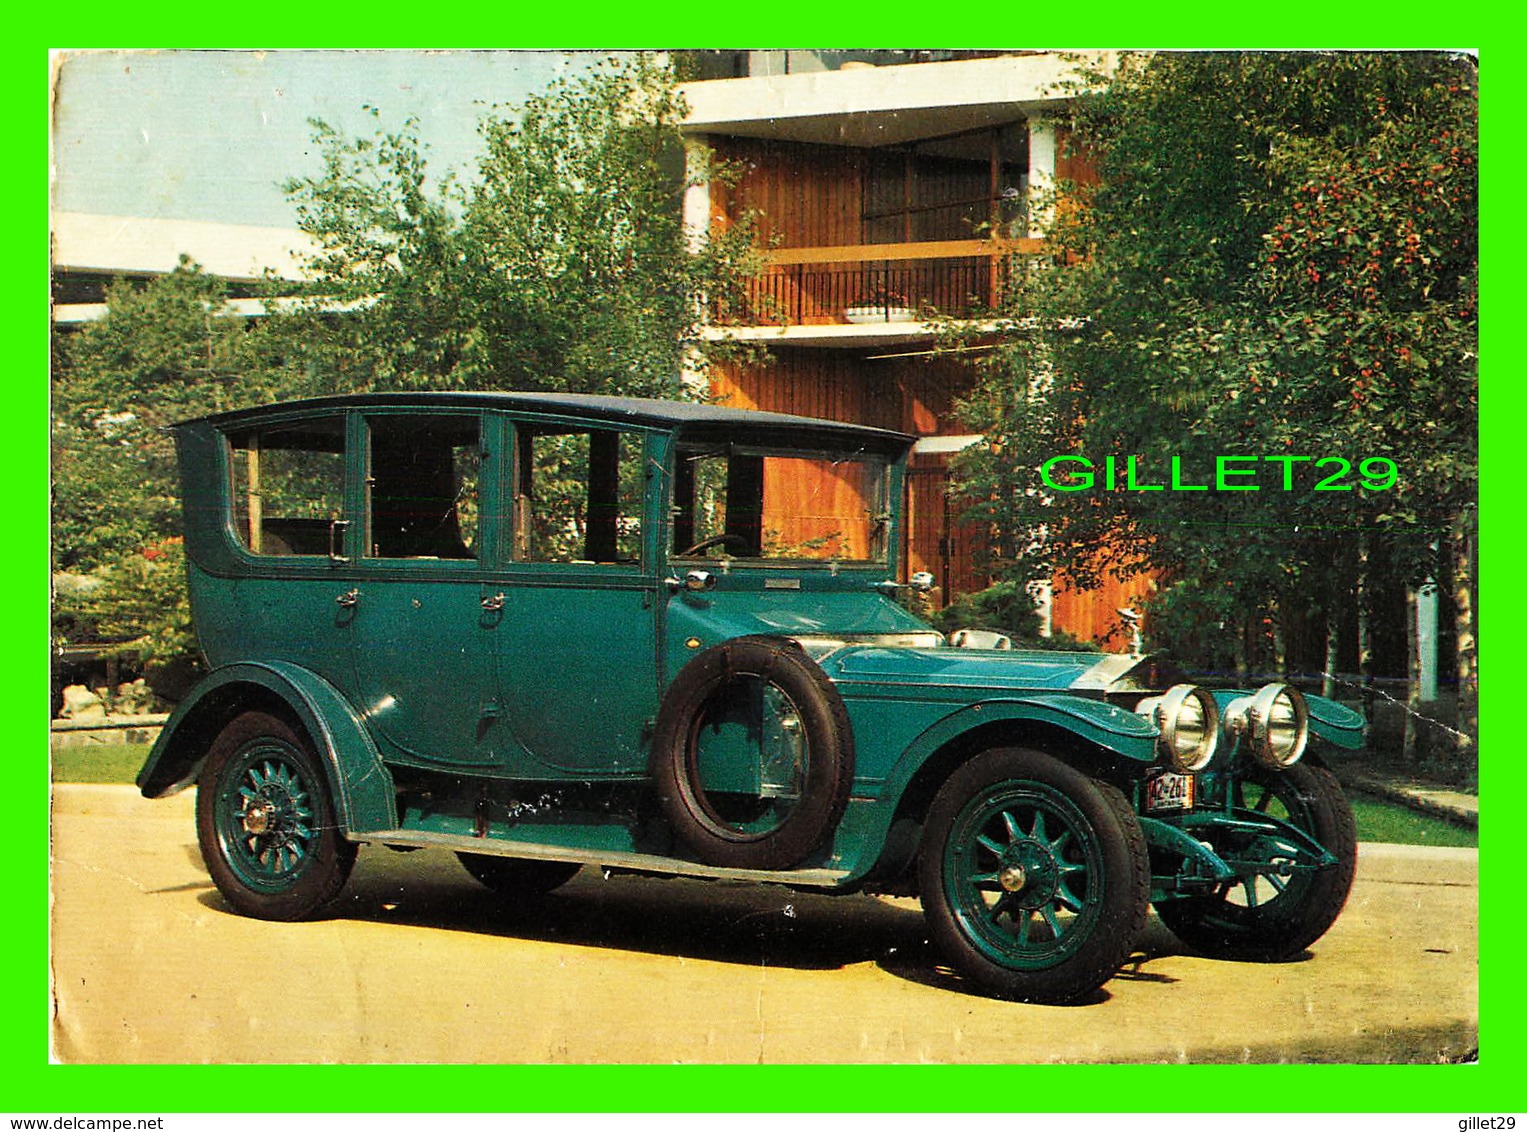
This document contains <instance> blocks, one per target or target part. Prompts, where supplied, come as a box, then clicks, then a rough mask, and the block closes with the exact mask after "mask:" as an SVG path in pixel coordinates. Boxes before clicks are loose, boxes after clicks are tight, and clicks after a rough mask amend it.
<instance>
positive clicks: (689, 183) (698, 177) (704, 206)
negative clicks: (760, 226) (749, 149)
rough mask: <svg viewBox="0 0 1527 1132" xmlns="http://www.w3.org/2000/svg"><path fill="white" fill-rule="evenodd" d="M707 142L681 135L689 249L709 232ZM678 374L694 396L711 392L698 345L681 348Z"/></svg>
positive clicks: (701, 307)
mask: <svg viewBox="0 0 1527 1132" xmlns="http://www.w3.org/2000/svg"><path fill="white" fill-rule="evenodd" d="M709 165H710V146H709V145H708V144H707V139H706V138H705V137H704V136H703V135H700V134H691V135H688V136H686V137H685V138H684V180H685V185H684V238H685V241H686V243H687V244H688V246H689V250H690V251H691V252H696V253H697V252H699V251H700V250H701V248H703V247H704V246H705V241H706V238H707V236H708V235H709V233H710V175H709V171H708V170H709ZM696 304H697V308H698V309H697V310H696V311H695V318H696V320H697V321H700V322H705V321H706V311H707V309H708V306H709V304H708V303H707V301H706V296H704V295H701V296H699V297H698V298H697V300H696ZM679 377H680V380H681V381H682V382H683V384H684V388H685V389H686V390H687V391H688V392H689V394H690V395H691V396H693V397H696V398H699V399H704V398H705V397H707V396H708V395H709V393H710V378H709V376H708V371H707V368H706V364H705V356H704V354H703V353H702V352H701V350H700V348H699V347H698V346H690V347H688V348H687V349H686V350H685V351H684V355H683V358H682V360H681V361H680V363H679Z"/></svg>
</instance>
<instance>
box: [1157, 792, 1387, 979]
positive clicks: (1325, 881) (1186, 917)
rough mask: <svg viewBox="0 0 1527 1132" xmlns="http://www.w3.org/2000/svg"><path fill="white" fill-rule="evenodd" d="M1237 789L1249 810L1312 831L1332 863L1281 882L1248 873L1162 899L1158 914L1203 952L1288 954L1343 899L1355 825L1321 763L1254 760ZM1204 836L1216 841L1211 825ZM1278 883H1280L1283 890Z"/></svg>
mask: <svg viewBox="0 0 1527 1132" xmlns="http://www.w3.org/2000/svg"><path fill="white" fill-rule="evenodd" d="M1241 789H1242V792H1243V796H1242V799H1241V801H1243V802H1244V803H1245V804H1246V807H1247V808H1249V809H1259V810H1261V811H1263V812H1264V813H1270V814H1271V815H1272V816H1273V817H1277V818H1282V819H1283V820H1284V821H1287V822H1288V823H1289V824H1291V825H1293V826H1296V827H1297V828H1299V829H1300V830H1302V831H1304V832H1305V833H1307V834H1309V835H1310V836H1311V837H1313V838H1314V839H1315V840H1316V841H1318V842H1319V843H1320V844H1321V845H1322V846H1324V847H1325V848H1326V849H1327V850H1329V851H1330V853H1331V855H1332V856H1334V857H1335V858H1336V864H1334V865H1329V866H1327V867H1326V868H1323V869H1318V870H1316V871H1314V872H1304V873H1299V874H1297V875H1295V876H1292V877H1289V878H1287V880H1286V881H1285V880H1283V879H1282V878H1279V880H1278V881H1276V882H1274V881H1270V880H1268V879H1267V878H1266V877H1265V876H1262V877H1253V878H1250V879H1248V880H1239V881H1236V882H1233V883H1230V884H1226V885H1223V886H1221V888H1220V889H1219V891H1217V892H1214V893H1212V894H1210V895H1207V896H1195V897H1189V898H1185V899H1180V900H1163V901H1162V902H1161V903H1160V904H1158V905H1157V907H1156V914H1157V915H1158V916H1160V917H1161V922H1162V923H1163V924H1165V925H1166V926H1167V927H1168V928H1170V929H1171V930H1172V932H1173V934H1175V935H1176V936H1177V938H1178V939H1180V940H1182V942H1183V943H1185V944H1187V945H1188V946H1189V947H1191V948H1192V949H1193V950H1195V951H1198V952H1201V953H1203V954H1204V955H1208V956H1212V957H1214V958H1217V959H1241V960H1261V961H1269V962H1271V961H1277V960H1282V959H1290V958H1292V957H1293V956H1295V955H1298V954H1300V953H1301V952H1303V951H1304V950H1305V948H1307V947H1309V945H1310V944H1312V943H1314V942H1315V941H1316V940H1317V939H1319V938H1320V937H1321V936H1323V935H1324V934H1325V933H1326V931H1327V929H1329V928H1330V926H1331V925H1332V924H1333V923H1335V922H1336V917H1337V916H1338V915H1339V914H1340V913H1341V910H1342V906H1343V905H1345V904H1346V902H1347V894H1348V893H1349V892H1351V890H1352V877H1353V875H1354V873H1355V872H1356V870H1357V824H1356V822H1355V821H1354V820H1353V817H1352V807H1351V806H1350V805H1348V804H1347V799H1346V798H1345V797H1344V796H1343V794H1342V792H1341V787H1340V786H1339V785H1338V784H1337V781H1336V778H1335V776H1334V775H1332V774H1331V772H1330V771H1328V770H1326V769H1325V768H1324V767H1319V766H1311V765H1310V764H1309V763H1296V764H1295V765H1294V766H1292V767H1290V768H1289V769H1288V770H1285V771H1275V770H1270V769H1267V768H1265V767H1262V766H1256V767H1254V768H1251V769H1248V770H1247V772H1246V775H1245V779H1244V782H1243V784H1242V787H1241ZM1201 832H1205V831H1201ZM1206 839H1207V840H1209V842H1210V843H1211V844H1213V843H1214V840H1215V834H1214V833H1213V831H1212V830H1209V831H1207V837H1206ZM1269 863H1271V862H1269ZM1277 884H1283V885H1284V887H1283V888H1282V890H1281V891H1278V890H1277V887H1276V886H1277ZM1253 900H1255V903H1254V904H1253V903H1252V901H1253Z"/></svg>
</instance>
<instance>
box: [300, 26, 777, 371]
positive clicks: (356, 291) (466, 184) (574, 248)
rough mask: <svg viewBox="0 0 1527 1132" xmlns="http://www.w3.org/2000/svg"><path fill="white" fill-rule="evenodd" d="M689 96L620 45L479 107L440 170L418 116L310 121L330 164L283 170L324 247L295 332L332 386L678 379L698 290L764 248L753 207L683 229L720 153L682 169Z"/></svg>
mask: <svg viewBox="0 0 1527 1132" xmlns="http://www.w3.org/2000/svg"><path fill="white" fill-rule="evenodd" d="M373 112H374V113H375V111H373ZM684 113H685V110H684V106H683V103H682V101H681V99H680V97H679V95H678V93H677V90H676V88H675V86H674V84H673V81H672V76H671V75H670V74H669V73H668V72H667V71H666V70H665V69H663V68H662V67H660V66H658V65H657V64H655V63H654V62H653V61H652V60H651V59H649V58H646V57H640V56H639V57H637V58H635V59H633V60H632V61H630V62H629V63H627V64H625V65H621V66H616V65H614V64H613V63H612V64H609V65H606V66H605V67H602V68H600V69H597V70H595V71H593V72H591V73H589V74H588V75H586V76H584V77H581V78H576V79H569V80H564V81H561V82H559V83H557V84H555V85H553V86H552V87H551V88H550V89H549V90H548V91H547V92H545V93H544V94H541V95H538V96H536V97H533V98H531V99H530V100H529V101H527V102H526V103H525V104H524V105H523V106H521V107H511V108H509V109H508V112H505V113H494V114H490V115H489V116H487V117H486V118H484V120H483V121H482V123H481V125H480V127H479V130H480V133H481V135H482V142H483V149H482V153H481V155H480V157H479V158H478V164H477V169H476V171H475V174H476V175H475V177H473V178H470V179H457V178H454V177H450V176H447V177H446V178H444V179H443V180H441V181H440V182H439V183H438V184H431V182H430V180H429V177H428V162H427V157H426V154H425V151H424V149H423V147H422V146H421V144H420V141H419V138H418V133H417V128H416V125H415V124H414V123H412V122H410V123H408V124H406V125H405V126H404V127H403V128H402V129H401V130H399V131H396V132H379V133H378V134H377V135H376V136H375V137H372V138H361V139H353V140H351V139H345V138H342V137H340V136H339V135H338V134H337V133H336V132H335V131H334V130H333V129H332V128H331V127H329V126H327V125H325V124H324V123H322V122H318V123H315V128H316V130H317V133H316V141H317V143H318V145H319V147H320V149H321V151H322V153H323V160H324V169H323V172H322V174H320V175H319V176H317V177H312V178H304V179H297V180H293V181H291V182H289V183H288V185H287V189H288V192H289V194H290V195H291V197H292V199H293V201H294V202H295V204H296V206H297V214H298V222H299V225H300V227H301V228H302V229H303V230H304V231H306V232H308V233H309V234H310V235H311V236H313V237H314V239H315V240H316V241H317V243H318V244H319V246H320V247H321V249H322V251H321V252H320V254H319V255H318V256H317V257H316V258H315V259H314V260H313V261H312V263H311V264H310V265H309V266H310V268H311V270H312V271H313V273H314V275H315V280H314V282H313V284H312V288H311V290H312V292H313V294H314V295H315V296H318V297H321V298H320V301H318V302H315V304H314V306H313V309H312V310H310V311H309V312H308V314H307V317H306V320H305V322H306V325H301V324H296V325H297V329H298V331H299V340H300V342H301V347H300V348H301V349H302V350H303V351H304V352H305V353H306V354H307V355H308V356H309V357H310V358H311V360H312V365H313V366H314V368H315V370H316V371H318V372H320V373H323V374H325V375H326V378H325V379H326V380H327V381H329V382H330V383H332V384H333V386H334V387H335V388H343V389H355V388H373V387H374V388H431V389H548V390H558V391H571V392H579V393H622V394H633V395H647V396H668V397H681V396H684V395H685V392H684V389H683V387H682V385H681V383H680V372H681V363H683V362H684V361H685V360H686V354H687V353H691V352H693V351H695V350H697V349H698V348H699V347H700V345H701V343H700V333H699V330H700V327H699V316H700V312H701V309H702V305H703V300H704V299H705V298H706V297H707V296H709V297H712V298H716V299H724V298H725V297H726V296H728V295H736V294H740V291H739V287H740V284H741V280H742V278H743V277H744V276H745V275H746V274H747V273H748V272H749V271H752V270H756V267H757V263H756V253H755V252H754V251H753V250H752V234H751V231H750V229H749V228H748V226H747V225H740V226H738V227H737V228H734V229H732V230H730V231H728V232H725V233H720V234H711V235H709V236H708V237H705V238H704V239H703V240H701V241H700V242H699V243H697V244H695V245H694V246H691V245H690V244H689V242H688V240H687V234H686V232H685V231H684V227H683V216H682V209H681V202H682V196H683V190H684V187H685V185H686V178H687V177H694V178H701V177H705V178H708V177H710V176H711V175H713V174H714V173H715V170H714V169H710V168H701V167H700V166H702V165H704V164H705V162H704V161H703V160H702V159H700V158H699V157H698V156H696V157H695V158H694V164H695V167H694V168H691V169H688V170H686V159H685V153H684V148H683V140H682V138H681V135H680V133H679V124H680V123H681V122H682V120H683V117H684ZM336 300H338V301H340V302H344V303H348V304H351V305H352V308H353V309H352V310H351V313H350V314H349V315H347V316H346V317H345V318H344V319H342V320H336V319H332V318H327V317H324V316H322V315H321V314H320V313H319V312H321V311H322V310H324V309H326V308H327V307H328V306H331V305H332V304H333V303H334V302H335V301H336ZM690 360H691V361H693V360H694V359H693V358H691V359H690Z"/></svg>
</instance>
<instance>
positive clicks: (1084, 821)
mask: <svg viewBox="0 0 1527 1132" xmlns="http://www.w3.org/2000/svg"><path fill="white" fill-rule="evenodd" d="M920 869H921V884H922V893H923V903H924V908H925V911H926V914H927V916H928V920H929V924H930V927H931V928H932V930H933V935H934V939H935V941H936V942H937V943H938V945H939V947H940V948H941V950H943V952H944V954H945V955H946V956H947V957H948V958H949V960H950V961H951V962H952V963H953V964H954V966H955V967H956V968H957V969H959V970H960V971H961V972H962V973H963V974H965V975H967V976H968V977H970V978H972V979H973V980H975V981H976V982H978V983H980V984H982V985H983V986H984V987H985V988H986V989H988V990H990V991H993V992H995V993H997V994H999V995H1001V996H1003V997H1008V998H1017V999H1023V1000H1025V1001H1041V1002H1053V1001H1065V1000H1067V999H1072V998H1076V997H1078V996H1080V995H1084V994H1087V993H1089V992H1091V991H1093V990H1096V989H1097V988H1098V987H1099V986H1101V985H1102V984H1103V983H1105V982H1107V981H1108V979H1109V978H1110V977H1112V975H1113V973H1114V972H1115V971H1116V970H1117V969H1118V967H1119V965H1120V964H1121V963H1123V962H1124V960H1125V959H1126V958H1127V957H1128V956H1129V952H1130V949H1131V947H1132V946H1133V944H1134V940H1135V937H1136V935H1137V934H1138V932H1139V931H1140V929H1141V928H1143V927H1144V924H1145V911H1146V907H1147V903H1148V900H1149V897H1150V870H1149V864H1148V856H1147V852H1146V847H1145V838H1144V835H1143V834H1142V833H1141V831H1140V825H1139V822H1138V821H1137V820H1136V819H1135V816H1134V813H1133V811H1131V809H1130V808H1129V805H1128V803H1127V802H1126V801H1125V799H1124V796H1123V795H1122V794H1120V793H1119V792H1118V791H1117V790H1115V789H1114V788H1113V787H1111V786H1109V785H1107V784H1105V783H1100V782H1095V781H1093V780H1092V779H1089V778H1088V777H1087V776H1086V775H1084V774H1082V773H1081V772H1079V771H1077V770H1075V769H1073V768H1072V767H1069V766H1067V765H1066V764H1064V763H1062V762H1060V761H1059V760H1057V759H1054V758H1052V757H1050V756H1049V755H1045V754H1042V753H1040V752H1038V751H1028V750H1018V749H1014V750H996V751H989V752H987V753H986V754H983V755H981V756H979V757H978V758H976V759H974V760H972V761H971V762H970V763H968V764H966V766H964V767H962V768H961V769H960V770H959V771H957V772H956V773H955V774H954V775H952V776H951V777H950V779H949V781H948V782H947V783H946V784H945V785H944V787H943V789H942V790H940V792H939V794H938V796H937V798H935V800H934V803H933V807H932V809H931V810H930V811H929V816H928V824H927V826H926V829H925V833H924V838H923V849H922V857H921V864H920Z"/></svg>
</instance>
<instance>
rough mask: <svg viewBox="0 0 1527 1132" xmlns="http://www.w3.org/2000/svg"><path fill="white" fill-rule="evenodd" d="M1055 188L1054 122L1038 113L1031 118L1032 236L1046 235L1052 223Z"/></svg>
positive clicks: (1030, 190)
mask: <svg viewBox="0 0 1527 1132" xmlns="http://www.w3.org/2000/svg"><path fill="white" fill-rule="evenodd" d="M1054 192H1055V122H1054V120H1053V119H1051V118H1043V117H1039V116H1037V115H1036V116H1035V117H1032V118H1030V119H1029V194H1028V201H1027V204H1028V214H1029V230H1028V235H1030V236H1036V237H1037V236H1043V235H1044V233H1045V229H1047V228H1048V227H1049V226H1050V217H1051V215H1052V213H1053V211H1054V210H1053V207H1052V206H1053V204H1054V198H1053V194H1054Z"/></svg>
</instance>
